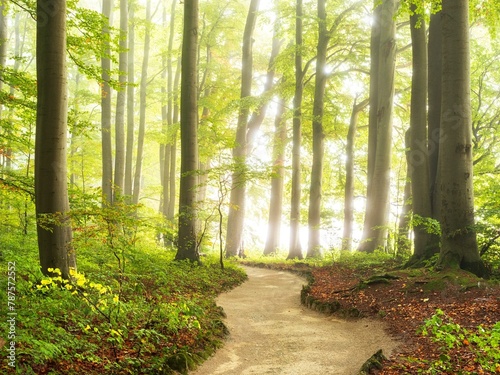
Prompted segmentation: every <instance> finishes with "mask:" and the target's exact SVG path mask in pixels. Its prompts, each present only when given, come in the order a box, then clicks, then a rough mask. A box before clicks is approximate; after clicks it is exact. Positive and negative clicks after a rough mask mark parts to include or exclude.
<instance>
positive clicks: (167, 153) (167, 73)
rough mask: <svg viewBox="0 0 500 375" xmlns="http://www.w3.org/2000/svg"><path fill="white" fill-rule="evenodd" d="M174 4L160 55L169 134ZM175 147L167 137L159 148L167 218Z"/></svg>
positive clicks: (164, 16) (165, 126)
mask: <svg viewBox="0 0 500 375" xmlns="http://www.w3.org/2000/svg"><path fill="white" fill-rule="evenodd" d="M175 5H176V1H172V4H171V7H170V23H169V37H168V46H167V52H166V54H164V55H163V56H162V66H163V69H164V70H163V73H162V81H163V82H166V84H167V85H166V87H164V86H163V87H162V93H163V95H164V97H165V98H166V103H164V104H163V106H162V122H163V124H164V125H163V126H164V133H165V135H167V134H169V133H170V131H171V129H172V126H173V95H174V94H173V92H172V90H173V81H174V73H173V70H172V60H173V55H172V52H173V45H174V36H175ZM166 10H167V8H166V6H165V8H164V12H163V22H164V25H165V27H166V23H167V14H166V13H167V12H166ZM173 147H175V146H174V145H172V140H171V139H170V138H168V137H167V139H166V144H162V145H161V148H160V154H161V156H160V159H161V160H160V163H161V165H160V168H161V170H162V173H161V178H162V179H161V183H162V202H161V204H160V206H161V212H162V213H163V215H164V216H165V218H168V212H169V207H170V206H171V205H174V203H175V202H174V199H175V195H174V199H172V197H171V192H170V190H171V188H172V183H171V181H170V180H171V178H172V176H173V178H174V181H175V173H174V174H172V173H171V172H170V169H171V167H172V165H171V157H172V148H173Z"/></svg>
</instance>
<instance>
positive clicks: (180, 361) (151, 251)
mask: <svg viewBox="0 0 500 375" xmlns="http://www.w3.org/2000/svg"><path fill="white" fill-rule="evenodd" d="M98 229H99V228H94V231H95V232H94V235H93V236H87V237H86V238H84V239H83V238H78V237H77V238H76V239H75V243H77V244H78V246H77V251H78V253H77V261H78V267H79V268H78V271H77V272H74V273H73V278H72V280H71V281H67V280H62V279H61V278H60V277H59V276H56V277H46V276H44V275H42V274H41V272H40V270H39V265H38V253H37V248H36V243H35V240H34V238H33V237H34V236H24V235H16V234H15V233H4V234H2V240H1V241H2V250H3V251H2V253H1V256H0V266H1V267H2V269H3V273H4V274H6V273H7V272H6V271H7V267H8V265H11V266H12V265H13V264H15V272H14V274H15V283H14V284H15V297H14V298H11V299H12V301H11V302H12V303H13V304H11V306H12V308H13V309H12V310H11V311H10V312H15V314H16V315H15V320H14V321H13V325H11V326H9V325H8V324H7V325H6V324H2V325H0V347H3V346H5V348H2V352H4V353H6V350H7V349H8V348H9V347H10V345H11V342H15V344H14V348H15V361H14V363H15V369H14V368H13V367H12V366H10V365H9V364H12V362H11V361H9V359H8V358H6V356H5V355H3V356H2V362H1V364H0V372H1V373H5V374H23V375H28V374H53V375H55V374H80V373H86V374H171V373H185V372H186V371H187V370H188V369H190V368H193V367H195V366H196V364H198V363H200V362H201V361H202V360H203V359H205V358H207V357H208V356H209V355H210V354H211V353H212V352H213V351H214V350H215V348H216V347H218V346H219V345H220V343H221V340H222V339H223V337H224V335H225V334H226V328H225V326H224V324H223V323H222V320H221V319H222V315H223V313H222V311H221V310H220V308H218V307H217V306H216V304H215V302H214V299H215V297H216V296H217V294H218V293H221V292H222V291H225V290H228V289H230V288H232V287H234V286H236V285H238V284H239V283H241V282H242V281H243V280H244V279H245V277H246V275H245V274H244V272H243V271H242V270H240V269H239V268H237V267H236V266H235V265H234V262H226V267H225V269H224V270H221V268H220V266H219V264H218V259H216V258H215V257H213V258H212V257H210V256H209V257H206V258H204V259H203V263H202V265H198V264H192V263H189V262H187V261H183V262H176V261H174V260H173V257H174V255H175V253H174V251H173V250H168V249H166V248H164V247H161V246H158V245H156V244H155V243H154V241H149V242H148V241H146V240H142V239H138V238H137V236H136V237H134V236H129V237H122V238H120V240H119V241H118V234H112V233H111V234H110V232H109V231H108V232H105V233H102V231H99V230H98ZM122 230H123V228H122ZM146 230H148V229H147V228H146ZM149 234H150V235H151V237H152V238H154V233H153V234H152V233H149ZM142 235H144V233H142ZM77 236H78V233H77ZM110 236H115V237H114V244H113V245H111V244H110V241H109V239H110ZM146 237H147V236H146ZM103 238H106V239H107V240H106V241H102V239H103ZM124 238H125V239H124ZM53 271H54V272H55V273H56V274H57V273H58V270H57V269H56V270H53ZM10 281H11V284H12V280H10ZM14 284H12V285H14ZM9 285H10V284H9ZM7 287H8V282H7V278H5V277H2V278H0V288H1V290H3V291H6V290H7ZM8 299H9V297H8V296H7V294H6V293H5V292H3V293H1V297H0V306H1V309H0V311H2V314H1V315H2V319H4V321H5V319H6V317H7V316H8V315H7V312H8V311H7V307H8V306H9V305H8ZM9 335H10V336H9Z"/></svg>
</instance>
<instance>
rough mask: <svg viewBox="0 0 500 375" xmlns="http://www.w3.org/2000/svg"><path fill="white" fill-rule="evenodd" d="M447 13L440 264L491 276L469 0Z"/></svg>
mask: <svg viewBox="0 0 500 375" xmlns="http://www.w3.org/2000/svg"><path fill="white" fill-rule="evenodd" d="M442 15H443V17H442V38H443V39H442V43H443V80H442V85H443V86H442V89H443V96H442V101H441V103H442V107H441V136H440V141H441V148H440V154H439V172H440V176H441V178H440V186H439V191H440V194H441V252H440V258H439V261H438V265H439V266H440V267H443V268H448V267H450V268H459V267H460V268H463V269H465V270H468V271H471V272H473V273H474V274H476V275H478V276H486V274H487V272H486V268H485V266H484V264H483V262H482V260H481V258H480V256H479V252H478V247H477V241H476V232H475V230H474V187H473V185H472V179H473V167H472V161H473V159H472V119H471V106H470V52H469V2H468V1H467V0H464V1H455V0H443V3H442Z"/></svg>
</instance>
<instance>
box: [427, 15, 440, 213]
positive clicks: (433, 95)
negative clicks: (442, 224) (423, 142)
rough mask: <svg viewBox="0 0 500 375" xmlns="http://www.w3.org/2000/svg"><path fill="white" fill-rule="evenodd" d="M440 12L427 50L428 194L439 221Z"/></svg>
mask: <svg viewBox="0 0 500 375" xmlns="http://www.w3.org/2000/svg"><path fill="white" fill-rule="evenodd" d="M441 16H442V15H441V12H439V13H436V14H432V15H431V20H430V23H429V44H428V46H427V49H428V53H427V56H428V90H429V94H428V107H429V109H428V115H427V119H428V123H429V125H428V129H427V139H428V141H427V147H428V148H427V149H428V155H429V156H428V159H429V184H430V185H429V192H430V200H431V205H432V206H431V209H432V217H433V218H434V219H437V220H439V214H440V208H439V193H438V188H437V184H438V174H439V167H438V159H439V146H440V140H439V137H440V136H439V134H440V128H441V97H442V87H441V86H442V83H441V78H442V74H443V62H442V60H443V51H442V48H443V46H442V40H441Z"/></svg>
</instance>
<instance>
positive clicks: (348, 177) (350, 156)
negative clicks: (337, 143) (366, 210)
mask: <svg viewBox="0 0 500 375" xmlns="http://www.w3.org/2000/svg"><path fill="white" fill-rule="evenodd" d="M356 99H357V98H356ZM356 99H355V100H354V104H353V106H352V112H351V120H350V122H349V130H348V132H347V141H346V147H345V154H346V161H345V192H344V232H343V235H342V250H345V251H350V250H351V249H352V228H353V223H354V141H355V139H356V130H357V125H358V117H359V113H360V112H361V111H362V110H363V109H365V108H366V106H367V105H368V103H369V100H368V99H365V100H363V101H362V102H360V103H356Z"/></svg>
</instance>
